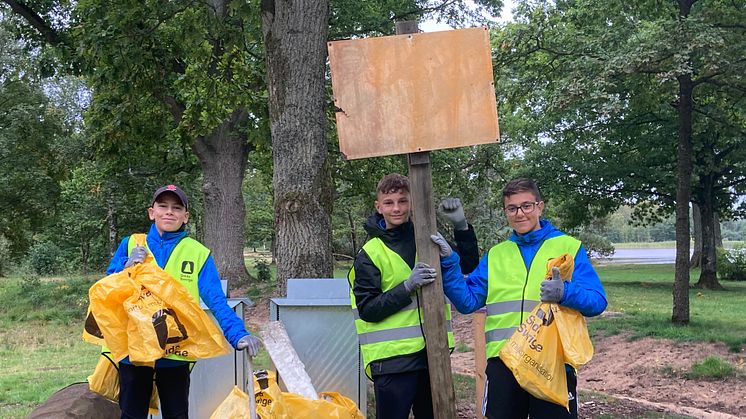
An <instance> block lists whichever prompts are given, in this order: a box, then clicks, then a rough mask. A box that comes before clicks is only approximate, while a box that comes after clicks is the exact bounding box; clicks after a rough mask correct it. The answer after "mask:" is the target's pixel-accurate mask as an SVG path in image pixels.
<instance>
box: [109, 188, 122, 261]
mask: <svg viewBox="0 0 746 419" xmlns="http://www.w3.org/2000/svg"><path fill="white" fill-rule="evenodd" d="M106 223H107V225H108V227H109V257H111V256H114V252H116V251H117V246H119V240H118V239H119V237H118V236H117V200H116V197H115V196H114V188H111V187H110V188H109V194H108V196H107V197H106Z"/></svg>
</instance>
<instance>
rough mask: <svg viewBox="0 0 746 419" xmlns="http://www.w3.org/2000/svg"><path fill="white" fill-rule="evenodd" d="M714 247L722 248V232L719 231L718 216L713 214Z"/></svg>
mask: <svg viewBox="0 0 746 419" xmlns="http://www.w3.org/2000/svg"><path fill="white" fill-rule="evenodd" d="M715 247H716V248H717V247H723V232H722V231H721V230H720V215H719V214H718V213H717V212H716V213H715Z"/></svg>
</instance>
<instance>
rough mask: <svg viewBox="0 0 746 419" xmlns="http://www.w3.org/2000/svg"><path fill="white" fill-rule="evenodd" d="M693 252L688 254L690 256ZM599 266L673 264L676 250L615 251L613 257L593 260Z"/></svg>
mask: <svg viewBox="0 0 746 419" xmlns="http://www.w3.org/2000/svg"><path fill="white" fill-rule="evenodd" d="M692 253H693V250H692V251H690V252H689V254H690V255H691V254H692ZM593 260H594V261H595V262H597V263H598V264H600V265H608V264H615V265H624V264H630V265H642V264H658V263H675V262H676V249H675V248H670V249H616V252H614V255H612V256H611V257H609V258H603V259H597V258H593Z"/></svg>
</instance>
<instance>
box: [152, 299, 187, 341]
mask: <svg viewBox="0 0 746 419" xmlns="http://www.w3.org/2000/svg"><path fill="white" fill-rule="evenodd" d="M169 317H171V318H172V319H173V322H174V323H175V324H176V328H177V329H178V330H179V333H180V336H169V333H168V332H169V327H168V318H169ZM153 329H155V335H156V336H157V337H158V344H159V345H160V346H161V349H166V344H169V343H178V342H181V341H183V340H186V339H187V338H189V336H188V335H187V331H186V328H185V327H184V325H183V324H182V323H181V321H179V317H178V316H177V315H176V313H175V312H174V311H173V310H171V309H170V308H164V309H162V310H158V311H156V312H155V313H153Z"/></svg>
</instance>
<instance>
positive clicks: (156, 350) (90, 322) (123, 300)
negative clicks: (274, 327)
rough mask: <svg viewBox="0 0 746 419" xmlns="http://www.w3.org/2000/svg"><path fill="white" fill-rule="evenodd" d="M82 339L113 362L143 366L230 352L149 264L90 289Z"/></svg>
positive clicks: (180, 291) (185, 295)
mask: <svg viewBox="0 0 746 419" xmlns="http://www.w3.org/2000/svg"><path fill="white" fill-rule="evenodd" d="M88 295H89V298H90V306H89V316H88V318H87V319H86V325H85V328H84V332H83V339H84V340H86V341H88V342H91V343H94V344H102V341H103V343H105V345H106V346H107V347H108V349H109V350H110V351H111V353H112V358H113V359H114V360H115V361H120V360H122V359H123V358H124V357H125V356H128V355H129V357H130V361H131V362H132V363H133V364H139V365H143V364H144V365H147V364H152V363H153V362H154V361H156V360H158V359H160V358H163V357H165V356H168V355H172V354H174V355H181V356H184V357H186V358H189V359H200V358H210V357H215V356H221V355H225V354H227V353H229V352H230V347H229V345H228V342H226V341H225V338H224V337H223V334H222V332H221V330H220V329H219V328H218V327H217V325H216V324H215V322H213V321H212V320H211V319H210V318H209V317H208V316H207V314H205V312H204V311H203V310H202V309H201V308H200V307H199V305H198V304H197V303H196V302H195V301H194V299H193V298H192V296H191V295H190V294H189V292H188V291H187V289H186V288H185V287H184V286H183V285H181V284H180V283H179V282H178V281H176V280H174V279H173V278H171V276H170V275H169V274H168V273H166V271H164V270H163V269H161V268H159V267H158V266H156V265H155V264H152V263H142V264H137V265H134V266H132V267H130V268H127V269H125V270H123V271H121V272H119V273H115V274H112V275H109V276H107V277H105V278H103V279H101V280H99V281H98V282H96V283H95V284H93V286H91V289H90V290H89V291H88Z"/></svg>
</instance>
